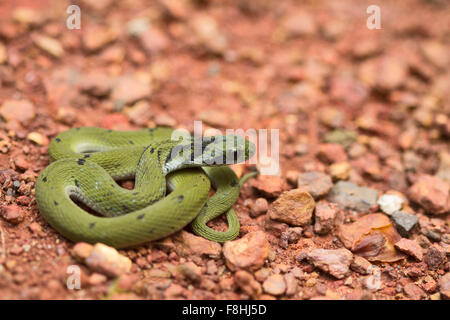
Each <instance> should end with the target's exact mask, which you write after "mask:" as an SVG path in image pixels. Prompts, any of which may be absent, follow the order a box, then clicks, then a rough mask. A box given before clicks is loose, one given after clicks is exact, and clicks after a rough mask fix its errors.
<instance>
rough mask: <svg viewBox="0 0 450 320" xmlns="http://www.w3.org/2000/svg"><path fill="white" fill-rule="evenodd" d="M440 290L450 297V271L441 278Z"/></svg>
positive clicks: (442, 293) (443, 294) (446, 296)
mask: <svg viewBox="0 0 450 320" xmlns="http://www.w3.org/2000/svg"><path fill="white" fill-rule="evenodd" d="M439 292H440V293H441V295H442V296H444V297H445V298H447V299H450V272H447V273H446V274H444V275H443V276H442V277H441V278H440V279H439Z"/></svg>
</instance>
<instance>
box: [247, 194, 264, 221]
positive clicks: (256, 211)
mask: <svg viewBox="0 0 450 320" xmlns="http://www.w3.org/2000/svg"><path fill="white" fill-rule="evenodd" d="M267 210H269V203H268V202H267V200H266V199H264V198H258V199H256V200H255V203H254V204H253V206H252V209H251V210H250V216H251V217H253V218H256V217H259V216H260V215H263V214H265V213H266V212H267Z"/></svg>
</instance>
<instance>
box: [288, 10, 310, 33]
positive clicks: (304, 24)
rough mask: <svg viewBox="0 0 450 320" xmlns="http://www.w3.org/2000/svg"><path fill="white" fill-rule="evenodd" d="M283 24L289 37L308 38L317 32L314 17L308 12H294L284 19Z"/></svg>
mask: <svg viewBox="0 0 450 320" xmlns="http://www.w3.org/2000/svg"><path fill="white" fill-rule="evenodd" d="M282 24H283V28H284V29H285V30H286V33H287V35H288V36H289V37H299V36H308V35H313V34H315V33H316V32H317V25H316V22H315V20H314V16H313V15H311V14H309V13H308V12H293V13H292V14H290V15H288V16H287V17H286V18H284V20H283V22H282Z"/></svg>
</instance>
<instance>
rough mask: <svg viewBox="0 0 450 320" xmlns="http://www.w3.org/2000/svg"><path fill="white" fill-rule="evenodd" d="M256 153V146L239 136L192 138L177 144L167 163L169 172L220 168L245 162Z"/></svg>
mask: <svg viewBox="0 0 450 320" xmlns="http://www.w3.org/2000/svg"><path fill="white" fill-rule="evenodd" d="M255 152H256V147H255V145H254V144H253V143H252V142H250V141H248V140H247V139H245V138H244V137H242V136H239V135H234V134H232V135H221V136H212V137H204V138H201V139H195V138H190V139H189V140H188V141H181V142H179V143H178V144H176V145H175V146H174V147H173V148H172V150H171V155H170V156H169V158H168V159H167V161H166V168H167V169H169V170H174V169H181V168H186V167H195V166H197V167H199V166H220V165H229V164H235V163H240V162H245V161H246V160H248V159H250V158H251V157H252V156H253V155H254V154H255Z"/></svg>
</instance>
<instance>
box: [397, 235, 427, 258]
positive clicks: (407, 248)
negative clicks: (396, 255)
mask: <svg viewBox="0 0 450 320" xmlns="http://www.w3.org/2000/svg"><path fill="white" fill-rule="evenodd" d="M395 248H397V249H398V250H400V251H403V252H404V253H406V254H408V255H410V256H411V257H413V258H414V259H416V260H418V261H422V260H423V249H422V248H421V247H420V246H419V244H418V243H417V242H416V241H415V240H409V239H405V238H402V239H401V240H400V241H398V242H396V243H395Z"/></svg>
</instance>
